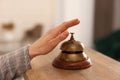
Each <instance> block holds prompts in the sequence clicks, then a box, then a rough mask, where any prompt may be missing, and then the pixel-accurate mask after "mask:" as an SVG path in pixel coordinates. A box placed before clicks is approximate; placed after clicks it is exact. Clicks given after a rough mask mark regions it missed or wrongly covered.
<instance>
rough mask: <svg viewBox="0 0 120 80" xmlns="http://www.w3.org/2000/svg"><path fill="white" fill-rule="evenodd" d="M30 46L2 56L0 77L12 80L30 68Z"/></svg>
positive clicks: (0, 57)
mask: <svg viewBox="0 0 120 80" xmlns="http://www.w3.org/2000/svg"><path fill="white" fill-rule="evenodd" d="M30 68H31V66H30V58H29V53H28V46H25V47H23V48H21V49H19V50H16V51H14V52H11V53H8V54H6V55H3V56H0V79H1V80H12V79H13V78H14V77H16V76H19V75H21V74H23V73H24V72H25V71H26V70H28V69H30Z"/></svg>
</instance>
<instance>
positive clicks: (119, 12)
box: [113, 0, 120, 30]
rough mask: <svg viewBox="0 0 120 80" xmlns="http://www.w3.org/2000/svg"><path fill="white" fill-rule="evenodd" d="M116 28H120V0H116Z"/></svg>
mask: <svg viewBox="0 0 120 80" xmlns="http://www.w3.org/2000/svg"><path fill="white" fill-rule="evenodd" d="M114 1H115V2H114V24H113V26H114V29H115V30H117V29H120V0H114Z"/></svg>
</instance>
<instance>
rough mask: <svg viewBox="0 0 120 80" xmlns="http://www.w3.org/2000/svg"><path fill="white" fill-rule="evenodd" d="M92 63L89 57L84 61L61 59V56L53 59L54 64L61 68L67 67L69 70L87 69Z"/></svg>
mask: <svg viewBox="0 0 120 80" xmlns="http://www.w3.org/2000/svg"><path fill="white" fill-rule="evenodd" d="M91 65H92V63H91V59H90V58H87V59H86V60H84V61H78V62H66V61H63V60H61V59H60V58H56V59H55V60H54V61H53V66H54V67H56V68H60V69H67V70H78V69H85V68H88V67H90V66H91Z"/></svg>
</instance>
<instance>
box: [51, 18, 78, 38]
mask: <svg viewBox="0 0 120 80" xmlns="http://www.w3.org/2000/svg"><path fill="white" fill-rule="evenodd" d="M79 23H80V21H79V20H78V19H73V20H70V21H67V22H64V23H62V24H61V25H60V26H58V27H56V28H55V29H54V31H53V32H52V33H51V38H54V37H56V36H58V35H59V34H61V33H62V32H64V31H65V30H67V29H68V28H69V27H72V26H75V25H77V24H79Z"/></svg>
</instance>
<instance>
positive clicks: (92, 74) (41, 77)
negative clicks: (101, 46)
mask: <svg viewBox="0 0 120 80" xmlns="http://www.w3.org/2000/svg"><path fill="white" fill-rule="evenodd" d="M59 52H60V51H59V49H55V50H53V51H52V52H51V53H50V54H48V55H42V56H38V57H36V58H34V59H33V60H32V62H31V65H32V69H31V70H28V71H27V72H26V77H27V80H120V62H118V61H115V60H113V59H111V58H109V57H107V56H105V55H103V54H101V53H99V52H97V51H94V50H92V49H89V48H86V49H85V52H86V53H87V55H88V56H89V57H90V58H91V60H92V64H93V65H92V66H91V67H90V68H87V69H83V70H62V69H57V68H55V67H53V66H52V61H53V59H54V58H55V57H56V56H57V55H59Z"/></svg>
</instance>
